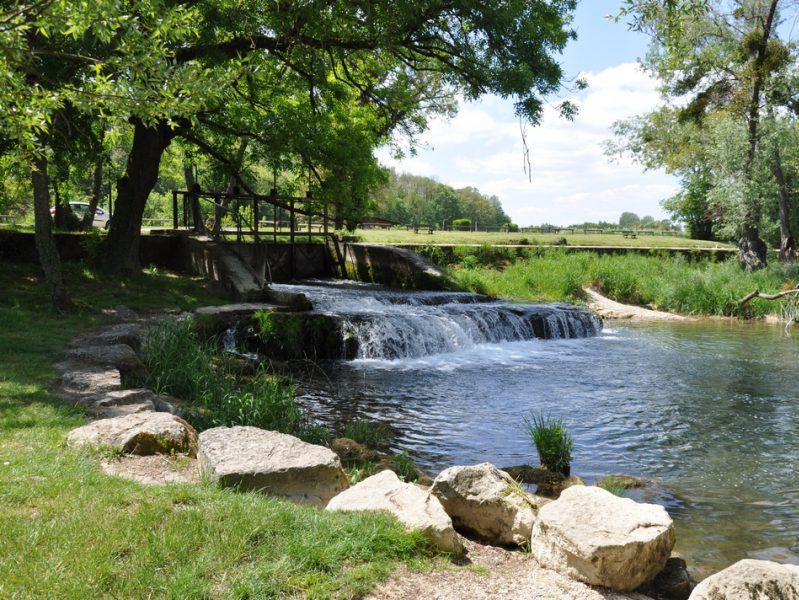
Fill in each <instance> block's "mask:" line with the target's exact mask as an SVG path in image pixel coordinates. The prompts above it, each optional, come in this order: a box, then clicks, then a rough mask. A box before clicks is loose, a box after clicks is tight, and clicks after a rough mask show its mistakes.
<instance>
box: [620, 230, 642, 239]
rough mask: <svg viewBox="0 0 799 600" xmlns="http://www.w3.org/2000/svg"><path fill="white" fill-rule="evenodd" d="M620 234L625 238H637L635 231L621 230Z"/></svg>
mask: <svg viewBox="0 0 799 600" xmlns="http://www.w3.org/2000/svg"><path fill="white" fill-rule="evenodd" d="M621 234H622V235H623V236H624V237H625V238H629V239H632V240H634V239H637V238H638V234H637V233H636V232H635V231H622V232H621Z"/></svg>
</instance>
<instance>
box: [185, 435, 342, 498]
mask: <svg viewBox="0 0 799 600" xmlns="http://www.w3.org/2000/svg"><path fill="white" fill-rule="evenodd" d="M197 456H198V458H199V461H200V468H201V469H202V471H203V473H205V474H207V475H208V476H210V477H211V479H213V480H214V481H216V482H218V483H219V484H220V485H222V486H225V487H236V488H239V489H242V490H254V491H259V492H263V493H266V494H269V495H272V496H281V497H284V498H288V499H289V500H293V501H295V502H302V503H307V504H315V505H318V506H324V505H325V504H327V503H328V501H329V500H330V499H331V498H333V496H335V495H336V494H338V493H339V492H341V491H342V490H345V489H347V486H348V485H349V484H348V482H347V476H346V475H345V474H344V471H343V470H342V469H341V461H340V460H339V458H338V456H336V454H335V453H334V452H333V451H332V450H330V449H329V448H324V447H323V446H315V445H313V444H308V443H306V442H303V441H302V440H300V439H298V438H296V437H294V436H291V435H287V434H285V433H278V432H276V431H267V430H265V429H258V428H257V427H214V428H213V429H208V430H206V431H203V432H202V433H201V434H200V440H199V451H198V454H197Z"/></svg>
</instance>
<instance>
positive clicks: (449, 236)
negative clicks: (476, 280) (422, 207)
mask: <svg viewBox="0 0 799 600" xmlns="http://www.w3.org/2000/svg"><path fill="white" fill-rule="evenodd" d="M355 235H357V236H359V237H360V238H361V239H362V240H363V241H364V242H370V243H380V244H451V245H464V244H478V245H482V244H519V243H522V244H524V243H525V241H524V240H526V243H527V244H530V245H537V244H544V245H546V244H552V243H554V242H555V241H557V240H560V239H561V238H566V242H567V243H568V245H569V246H628V247H655V248H731V247H732V246H730V245H729V244H723V243H720V242H706V241H704V240H692V239H689V238H687V237H683V236H660V235H640V236H638V237H637V238H636V239H631V238H625V237H624V236H622V235H621V234H611V233H608V234H583V233H572V234H570V233H566V234H555V233H493V232H492V233H483V232H479V231H478V232H471V231H435V232H433V233H432V234H429V233H427V232H426V231H424V230H421V229H420V230H419V233H414V232H413V231H412V230H411V231H408V230H404V229H389V230H382V229H359V230H357V231H356V232H355Z"/></svg>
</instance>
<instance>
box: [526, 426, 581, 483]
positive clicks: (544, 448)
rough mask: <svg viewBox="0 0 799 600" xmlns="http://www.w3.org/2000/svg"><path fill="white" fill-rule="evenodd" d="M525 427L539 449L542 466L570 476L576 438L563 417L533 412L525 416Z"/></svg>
mask: <svg viewBox="0 0 799 600" xmlns="http://www.w3.org/2000/svg"><path fill="white" fill-rule="evenodd" d="M524 428H525V430H526V432H527V434H528V435H529V436H530V440H532V442H533V444H534V445H535V449H536V450H537V451H538V458H539V459H540V461H541V466H543V467H546V468H547V469H548V470H549V471H552V472H553V473H561V474H563V475H566V476H568V475H569V473H570V471H571V461H572V450H573V449H574V438H572V436H571V434H570V433H569V432H568V430H567V429H566V426H565V425H564V424H563V421H562V420H561V419H555V418H552V417H546V416H544V415H543V414H542V413H539V414H535V413H531V414H530V416H529V417H525V418H524Z"/></svg>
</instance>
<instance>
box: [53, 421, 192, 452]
mask: <svg viewBox="0 0 799 600" xmlns="http://www.w3.org/2000/svg"><path fill="white" fill-rule="evenodd" d="M67 443H68V444H69V445H70V446H73V447H77V446H83V445H86V444H92V445H102V446H111V447H113V448H117V449H119V450H121V451H122V452H125V453H127V454H139V455H148V454H169V453H170V452H172V451H175V452H179V453H186V454H188V455H190V456H194V455H195V454H196V452H197V432H196V431H194V428H193V427H192V426H191V425H189V424H188V423H186V421H184V420H183V419H181V418H180V417H176V416H174V415H170V414H168V413H159V412H144V413H136V414H131V415H126V416H124V417H114V418H111V419H101V420H99V421H94V422H93V423H89V424H88V425H84V426H83V427H78V428H77V429H73V430H72V431H70V432H69V435H68V436H67Z"/></svg>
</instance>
